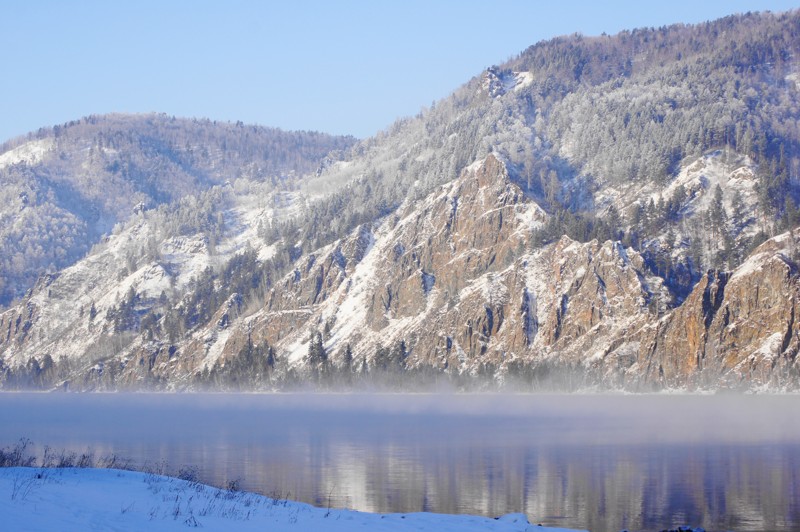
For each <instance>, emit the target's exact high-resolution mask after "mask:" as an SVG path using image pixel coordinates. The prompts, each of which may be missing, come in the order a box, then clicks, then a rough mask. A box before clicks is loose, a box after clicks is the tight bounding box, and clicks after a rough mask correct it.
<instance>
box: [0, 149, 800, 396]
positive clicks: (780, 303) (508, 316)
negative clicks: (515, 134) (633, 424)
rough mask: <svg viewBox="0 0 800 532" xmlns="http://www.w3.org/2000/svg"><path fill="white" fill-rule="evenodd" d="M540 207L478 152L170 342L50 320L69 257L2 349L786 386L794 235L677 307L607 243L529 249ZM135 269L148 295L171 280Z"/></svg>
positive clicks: (76, 374)
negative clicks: (317, 352)
mask: <svg viewBox="0 0 800 532" xmlns="http://www.w3.org/2000/svg"><path fill="white" fill-rule="evenodd" d="M547 218H548V214H547V213H546V212H545V211H543V210H542V209H541V208H540V207H539V206H538V205H537V204H536V203H535V202H533V201H532V200H531V199H530V198H528V197H526V195H525V194H524V193H523V191H522V190H521V189H520V188H519V187H518V186H517V185H516V184H514V182H513V181H512V180H511V179H510V178H509V176H508V173H507V171H506V167H505V165H504V163H503V162H502V161H501V160H500V159H499V158H497V157H495V156H493V155H490V156H488V157H487V158H486V159H485V160H483V161H480V162H479V163H475V164H473V165H471V166H470V167H468V168H467V169H466V170H465V171H464V172H463V173H462V175H461V176H460V177H459V178H458V179H456V180H455V181H453V182H452V183H450V184H448V185H445V186H443V187H442V188H440V189H439V190H438V191H436V192H434V193H433V194H431V195H429V196H428V197H425V198H422V199H420V200H417V201H415V202H408V203H406V204H404V205H403V206H401V208H400V209H399V210H398V211H397V212H396V214H394V215H390V216H388V217H386V218H384V219H382V220H379V221H376V222H375V223H373V224H367V225H362V226H360V227H359V228H358V229H357V230H356V231H354V232H353V233H352V234H351V235H350V236H349V237H347V238H345V239H343V240H340V241H338V242H335V243H333V244H331V245H329V246H327V247H325V248H322V249H320V250H318V251H316V252H314V253H312V254H309V255H306V256H303V257H301V258H299V259H298V260H297V261H296V262H295V263H294V267H293V269H292V271H290V272H289V273H288V274H287V275H286V276H284V277H283V278H281V279H280V280H279V281H278V282H276V283H275V285H274V287H273V288H272V289H271V290H270V291H269V292H268V293H267V294H266V295H265V296H264V299H263V304H262V305H261V306H259V307H258V308H255V309H253V308H249V309H247V308H244V306H243V302H242V297H241V296H240V295H239V294H233V295H231V296H230V297H228V298H227V299H226V300H225V302H224V303H223V304H222V305H221V306H220V307H219V309H217V311H216V312H215V313H214V314H213V315H212V317H211V319H210V320H208V322H207V324H205V325H201V326H198V327H197V328H195V329H193V330H190V331H188V334H187V335H186V336H185V337H184V338H183V339H181V340H178V341H177V342H175V343H167V342H165V341H162V340H158V339H152V340H147V339H145V338H144V336H141V337H137V338H136V339H134V340H133V341H131V342H129V343H127V344H124V345H123V344H120V345H119V346H116V347H118V348H119V349H118V350H117V351H116V352H113V351H114V348H115V346H114V345H106V344H107V343H108V342H109V341H110V340H109V339H110V338H113V335H109V331H108V327H107V326H106V327H104V326H103V323H102V320H101V319H100V318H99V317H97V318H95V317H85V316H82V317H80V318H75V319H73V320H72V321H70V320H68V319H60V320H59V319H56V317H57V316H58V313H62V314H63V313H65V312H66V309H67V302H66V301H67V300H66V299H65V298H61V299H60V300H59V299H58V298H59V291H63V290H64V289H65V288H63V286H62V285H64V286H71V285H70V284H68V282H69V280H70V279H71V278H73V277H76V275H77V274H75V273H72V272H71V271H67V272H65V273H64V274H63V275H62V277H60V278H58V279H49V280H48V279H44V280H43V281H42V282H41V283H40V285H39V286H38V287H37V288H36V289H35V290H34V291H33V293H32V295H31V296H30V297H29V298H27V299H26V300H24V301H23V302H22V303H21V304H20V305H18V306H15V307H12V308H11V309H10V310H8V311H6V312H5V313H3V314H0V327H2V337H0V352H2V356H3V359H4V360H5V361H6V364H7V365H9V366H12V365H13V364H14V363H16V364H20V363H21V364H24V363H25V362H26V361H29V360H36V359H39V358H41V356H43V354H48V355H50V356H51V358H52V359H55V360H58V359H59V358H60V357H66V358H67V359H70V360H72V361H73V365H72V366H70V368H71V369H70V371H63V373H64V375H63V381H64V382H67V383H68V385H69V386H71V387H72V388H78V389H105V388H108V389H112V388H116V389H119V388H134V389H136V388H141V387H145V386H154V387H157V388H165V389H195V388H196V386H197V382H198V377H199V376H200V375H208V374H213V372H214V371H224V370H225V368H226V367H227V368H228V371H231V369H230V368H232V367H235V365H236V364H237V363H239V364H240V363H241V360H247V361H251V358H244V359H242V358H241V357H242V356H245V355H246V356H250V357H252V356H253V355H252V353H256V352H260V351H258V349H260V347H259V346H265V345H269V346H272V348H274V352H275V359H276V360H277V362H274V361H273V362H271V363H270V364H274V369H270V370H269V371H274V372H275V375H274V376H273V377H274V378H286V376H287V375H290V374H294V375H295V377H296V378H300V379H302V378H303V375H305V374H306V373H305V371H306V368H307V367H308V364H309V359H308V354H309V352H310V350H311V347H313V346H310V344H309V342H310V339H312V338H320V339H321V340H320V341H321V349H322V351H323V352H324V353H325V356H326V357H327V359H328V360H329V361H330V363H331V364H332V365H333V367H336V368H341V367H342V366H345V365H346V366H348V367H350V368H371V367H380V366H381V365H382V364H384V361H382V360H380V359H379V358H380V357H381V356H383V355H382V354H381V353H384V354H385V352H386V351H388V350H396V349H399V351H398V352H400V355H398V356H400V357H401V360H400V363H401V365H402V366H403V367H405V368H407V369H410V370H421V371H433V372H435V373H441V372H446V373H448V374H450V375H460V376H467V375H471V376H473V377H475V376H483V377H485V378H486V379H491V380H499V381H511V382H513V381H515V380H521V381H522V382H524V383H525V386H528V387H530V386H540V387H551V388H566V389H576V388H580V387H587V386H589V387H596V388H603V389H607V388H613V389H628V390H633V391H645V390H655V389H663V388H670V389H688V390H693V389H716V388H719V387H723V388H736V389H781V390H783V389H797V388H798V387H800V379H798V368H797V365H796V363H795V360H796V355H797V352H798V349H799V348H800V339H798V334H799V332H798V326H797V323H796V321H795V316H796V315H797V311H798V309H797V301H798V290H799V289H800V284H798V267H797V263H796V261H795V258H796V256H797V249H798V248H800V244H798V242H797V236H798V235H790V234H784V235H782V236H779V237H776V238H774V239H772V240H770V241H768V242H766V243H765V244H763V245H762V246H761V247H759V248H758V249H757V250H756V251H755V253H754V254H753V255H752V256H751V257H750V258H749V259H748V260H747V261H746V262H745V263H744V264H743V265H742V266H741V267H740V268H738V269H737V270H735V271H733V272H720V271H709V272H708V273H707V274H706V275H705V276H704V277H703V278H702V279H701V281H700V282H699V283H698V284H697V285H696V286H695V287H694V289H693V290H692V292H691V293H690V294H689V296H688V297H687V298H686V299H685V300H684V301H683V302H682V303H681V304H680V305H679V306H677V307H676V306H675V299H674V298H673V296H672V295H671V294H670V292H669V291H668V289H667V288H666V287H665V286H664V283H663V280H662V279H661V278H659V277H656V276H654V275H652V274H650V273H649V270H648V269H647V267H646V265H645V262H644V260H643V258H642V257H641V256H640V255H639V254H638V253H637V252H636V251H634V250H632V249H629V248H625V247H624V246H622V245H621V244H620V243H619V242H612V241H606V242H598V241H596V240H595V241H590V242H585V243H579V242H576V241H573V240H571V239H570V238H568V237H562V238H561V239H560V240H558V241H556V242H553V243H551V244H549V245H546V246H544V247H535V246H534V245H533V243H532V242H533V240H534V238H533V237H534V233H535V231H536V230H537V228H539V227H540V226H541V225H542V224H543V223H544V222H545V221H546V220H547ZM95 260H99V259H95ZM108 260H113V258H109V259H108ZM149 271H150V270H147V269H146V268H144V269H142V270H140V273H139V274H138V275H140V276H142V275H150V273H152V272H150V273H147V272H149ZM156 273H157V272H156ZM162 274H163V272H162ZM150 277H153V279H151V280H150V281H148V282H150V283H155V284H153V287H154V288H153V289H152V290H151V291H152V292H153V293H154V294H155V292H156V291H157V290H160V288H158V287H161V286H162V284H164V283H167V284H168V281H167V280H166V279H162V277H163V275H161V276H158V275H155V273H152V275H150ZM156 281H158V282H157V283H156ZM71 282H73V283H76V282H77V281H76V280H73V281H71ZM82 282H87V281H82ZM64 283H67V284H66V285H65V284H64ZM88 283H89V284H88V285H87V286H95V284H96V283H95V282H94V281H91V280H90V281H88ZM90 293H91V292H90ZM62 295H63V294H62ZM51 296H52V297H51ZM48 297H49V298H50V299H48ZM106 299H109V297H106ZM54 301H61V303H58V304H56V303H54ZM88 301H89V300H87V302H88ZM97 301H98V308H99V309H107V308H110V307H111V303H110V301H105V300H103V299H102V298H99V295H98V300H97ZM87 304H88V303H87ZM87 308H88V307H87ZM85 312H89V311H88V310H86V311H85ZM315 341H317V340H315ZM104 342H105V343H104ZM109 352H111V354H110V355H109ZM393 352H395V351H393ZM346 353H347V354H346ZM79 361H80V363H78V362H79ZM81 363H82V364H83V366H81ZM248 363H252V361H251V362H248ZM270 368H272V366H270ZM62 369H63V368H62ZM253 371H256V370H255V369H254V370H253ZM297 376H299V377H297Z"/></svg>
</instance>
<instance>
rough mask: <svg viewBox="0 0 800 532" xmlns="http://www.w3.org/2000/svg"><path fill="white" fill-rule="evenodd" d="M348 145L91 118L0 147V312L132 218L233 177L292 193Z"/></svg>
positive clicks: (205, 126) (255, 131) (143, 119)
mask: <svg viewBox="0 0 800 532" xmlns="http://www.w3.org/2000/svg"><path fill="white" fill-rule="evenodd" d="M352 142H353V139H349V138H341V137H332V136H328V135H323V134H320V133H308V132H300V133H288V132H283V131H280V130H277V129H267V128H263V127H255V126H245V125H243V124H241V123H240V124H229V123H216V122H210V121H208V120H185V119H178V118H174V117H168V116H165V115H107V116H91V117H88V118H84V119H82V120H78V121H75V122H71V123H69V124H64V125H63V126H56V127H54V128H52V129H42V130H39V131H38V132H37V133H35V134H32V135H29V136H28V137H27V138H21V139H17V140H15V141H10V142H8V143H6V144H5V145H3V146H2V147H0V243H2V249H3V256H2V257H1V258H0V305H2V304H7V303H8V302H9V301H10V300H11V299H12V298H13V297H17V296H20V295H21V294H22V293H24V291H25V290H27V289H28V288H30V287H31V286H32V284H33V282H34V281H35V280H36V278H37V277H38V276H39V275H40V274H41V273H44V272H55V271H57V270H58V269H60V268H63V267H65V266H68V265H69V264H71V263H73V262H74V261H75V260H76V259H77V258H79V257H80V256H82V255H83V254H84V253H86V252H87V251H88V250H89V248H90V247H91V246H92V245H93V244H94V243H96V242H97V241H98V239H99V237H100V236H101V235H103V234H106V233H108V232H110V231H111V229H112V228H113V227H114V225H115V224H117V223H119V222H124V221H126V220H127V219H128V218H129V217H130V216H131V215H132V214H133V213H134V211H135V210H137V209H138V210H141V209H152V208H154V207H156V206H158V205H161V204H167V203H170V202H174V201H176V200H178V199H180V198H183V197H186V196H188V195H192V194H198V193H200V192H203V191H205V190H208V189H209V188H211V187H212V186H214V185H223V184H225V183H226V182H227V181H231V182H232V181H234V180H236V179H237V178H246V179H249V180H254V181H258V182H265V181H266V182H270V183H272V184H273V185H275V186H279V185H281V186H292V185H293V184H294V182H295V181H296V179H297V178H298V177H299V176H301V175H303V174H307V173H309V172H313V171H314V170H316V169H317V168H318V167H319V166H320V164H321V162H322V160H323V158H324V157H325V156H326V155H328V154H329V153H330V152H332V151H335V150H342V149H347V148H348V147H349V146H350V145H351V144H352Z"/></svg>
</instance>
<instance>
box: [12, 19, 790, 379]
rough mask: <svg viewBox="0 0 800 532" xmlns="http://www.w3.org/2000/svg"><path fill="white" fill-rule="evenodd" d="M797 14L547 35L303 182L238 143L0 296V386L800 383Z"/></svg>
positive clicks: (28, 149)
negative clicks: (180, 191)
mask: <svg viewBox="0 0 800 532" xmlns="http://www.w3.org/2000/svg"><path fill="white" fill-rule="evenodd" d="M799 37H800V12H798V11H794V12H790V13H785V14H778V15H774V14H769V13H767V14H747V15H740V16H734V17H728V18H725V19H722V20H719V21H714V22H709V23H706V24H700V25H695V26H684V25H677V26H670V27H668V28H659V29H644V30H634V31H629V32H623V33H621V34H619V35H616V36H600V37H593V38H586V37H581V36H571V37H564V38H558V39H554V40H551V41H547V42H543V43H539V44H536V45H534V46H533V47H531V48H529V49H528V50H526V51H524V52H523V53H522V54H521V55H520V56H519V57H517V58H515V59H513V60H511V61H509V62H508V63H507V64H504V65H500V66H495V67H492V68H489V69H487V70H486V71H485V72H483V73H482V74H481V75H480V76H477V77H475V78H474V79H472V80H470V81H469V82H468V83H466V84H465V85H464V86H462V87H460V88H459V89H457V90H456V91H455V92H454V93H453V95H452V96H451V97H449V98H446V99H445V100H443V101H441V102H437V103H436V104H435V105H434V106H433V107H432V108H430V109H426V110H424V111H423V112H421V113H420V114H419V115H417V116H415V117H412V118H408V119H404V120H400V121H398V122H397V123H396V124H394V125H392V126H391V127H390V128H388V129H387V130H386V131H384V132H382V133H380V134H379V135H377V136H375V137H373V138H370V139H366V140H363V141H360V142H357V143H354V144H352V145H350V143H349V140H347V139H328V140H327V141H325V140H324V139H325V138H323V140H322V141H320V142H321V144H322V145H325V147H326V148H334V147H336V148H339V150H340V151H339V152H337V153H336V154H334V155H332V156H330V157H325V158H322V159H321V162H319V164H316V165H315V164H311V160H312V159H313V157H311V153H316V152H314V151H313V148H312V151H311V152H302V153H305V154H307V155H305V156H302V157H300V158H299V159H297V160H296V162H295V163H294V164H295V166H292V167H291V169H290V170H287V174H288V175H295V176H297V179H291V178H290V179H289V181H290V182H291V185H292V186H282V187H279V186H277V184H273V183H272V182H271V180H269V181H265V179H264V176H263V175H262V174H261V173H259V172H258V171H255V170H254V169H253V168H254V167H252V166H248V165H249V164H251V163H250V162H248V163H245V162H244V160H245V159H247V157H244V156H242V157H238V156H237V155H235V154H234V155H233V156H232V157H233V159H232V160H231V162H230V166H229V167H226V168H229V170H230V172H232V173H234V174H237V175H239V176H240V179H238V180H235V181H232V182H231V186H222V187H210V188H207V189H205V190H203V191H200V192H194V193H192V195H187V196H185V197H182V199H180V200H179V201H172V202H171V203H169V204H166V203H165V204H163V205H161V206H159V207H158V208H153V209H149V210H145V211H144V212H137V213H136V214H135V215H133V216H131V218H130V220H129V221H128V222H127V223H125V224H121V225H120V226H119V227H118V228H117V229H116V230H115V231H114V233H113V234H112V235H111V236H110V237H109V238H108V239H106V240H104V241H103V242H101V243H100V244H99V245H98V246H97V247H96V248H95V249H94V250H93V251H92V252H91V253H89V254H88V255H87V256H86V258H85V259H83V260H80V261H77V262H76V263H74V264H73V265H72V266H70V267H68V268H65V269H62V270H60V271H58V272H55V273H54V274H53V275H50V276H46V277H42V278H41V279H40V280H39V282H38V283H37V285H36V287H35V288H34V289H33V290H32V291H31V292H30V293H29V294H28V295H27V296H26V297H24V298H22V299H21V300H20V301H19V303H18V304H16V305H14V306H12V307H11V308H9V309H8V310H7V311H6V312H4V313H2V314H0V358H1V359H2V362H3V365H2V366H0V375H2V379H3V380H2V382H3V386H4V387H6V388H24V387H39V388H42V387H43V388H53V387H60V386H66V387H69V388H74V389H119V388H133V389H138V388H145V387H153V388H157V389H186V390H196V389H202V388H206V387H211V388H215V389H268V390H271V389H281V388H285V387H293V386H301V387H305V386H319V387H328V386H335V385H346V386H376V385H381V384H387V383H390V384H392V385H394V386H401V387H415V386H416V387H423V388H424V387H426V386H434V387H435V386H439V385H443V384H444V385H448V386H450V385H453V386H456V387H460V386H463V387H472V386H476V387H494V386H497V385H500V384H505V385H513V386H519V387H521V388H522V389H531V388H532V387H535V388H546V387H550V388H561V389H563V388H566V389H578V388H585V387H600V388H623V389H628V390H638V391H642V390H653V389H663V388H668V389H672V388H677V389H698V388H702V389H719V388H736V389H750V390H761V389H771V390H775V389H779V390H786V389H797V388H798V387H800V378H798V375H800V372H799V371H798V368H797V364H796V359H797V354H798V351H800V341H798V338H800V326H798V321H797V320H796V319H795V316H796V313H797V311H798V309H797V308H796V305H797V301H798V287H800V280H799V278H798V253H797V251H796V250H797V248H798V242H797V240H798V232H797V231H796V230H795V229H796V228H797V226H798V225H800V209H798V204H800V129H798V120H799V119H800V111H798V109H800V91H799V90H798V82H797V80H798V76H799V75H800V74H798V73H800V62H798V61H800V55H798V53H799V52H800V50H798V47H800V38H799ZM162 120H166V119H162ZM226 127H228V128H232V129H234V130H237V128H238V127H239V126H231V125H229V126H226ZM245 130H246V128H245ZM237 131H238V130H237ZM176 134H177V133H176ZM200 136H202V135H200ZM207 136H210V137H213V135H210V134H208V135H207ZM213 138H217V137H213ZM290 138H293V137H291V136H290ZM45 141H46V139H45ZM37 142H38V141H37ZM209 142H210V144H211V146H217V148H214V149H211V148H207V147H205V145H201V144H197V145H196V146H195V145H192V147H191V149H189V148H185V149H184V150H183V151H181V152H180V153H181V154H182V155H180V157H185V156H187V155H186V154H188V153H197V152H202V151H203V150H206V151H207V152H208V153H207V159H206V158H204V159H202V160H203V161H212V162H208V165H210V166H208V167H213V168H217V166H214V165H219V164H222V163H220V161H221V160H222V159H224V158H225V157H223V154H225V153H227V151H226V150H224V149H223V143H222V141H219V140H218V141H213V139H212V140H211V141H209ZM215 142H216V144H215ZM326 143H327V144H326ZM182 145H183V144H182ZM104 146H105V144H104ZM137 146H138V144H137ZM14 149H15V150H16V151H12V152H6V155H3V156H2V157H5V158H6V159H0V161H2V160H11V159H17V160H20V161H21V160H26V161H28V162H27V163H24V164H20V168H27V167H28V165H31V164H34V165H35V164H39V163H37V162H36V161H39V160H40V159H41V158H42V156H43V155H42V154H44V153H49V152H48V151H47V150H48V149H50V148H46V144H28V145H25V146H19V147H17V148H14ZM215 149H216V150H217V151H214V150H215ZM321 151H322V150H320V152H321ZM137 153H138V152H137ZM236 153H238V152H236ZM286 153H287V155H286V157H287V158H288V159H289V160H293V161H294V160H295V159H293V158H292V156H291V155H289V154H290V153H291V147H290V146H289V147H287V148H286ZM118 156H119V157H122V155H118ZM320 156H321V153H320ZM175 157H177V159H176V160H182V159H180V157H178V156H177V155H176V156H175ZM237 157H238V158H237ZM68 160H69V158H68ZM170 160H172V159H170ZM248 160H249V159H248ZM214 161H215V162H214ZM298 161H299V162H298ZM284 162H285V161H284ZM165 164H166V163H165ZM170 164H172V163H170ZM265 164H266V163H265ZM287 164H288V163H287ZM237 165H239V166H237ZM289 166H291V165H289ZM204 168H207V167H204ZM208 171H209V172H211V170H208ZM291 171H294V172H295V173H294V174H291ZM303 172H306V174H304V175H302V174H303ZM212 173H213V172H212ZM223 174H224V172H221V171H220V173H218V174H213V175H215V176H217V177H214V178H213V179H212V178H211V177H208V175H210V174H202V175H201V174H198V175H200V176H201V177H203V176H205V177H203V179H205V180H206V181H204V182H208V183H212V182H213V183H217V182H219V181H214V179H222V176H223ZM187 175H189V174H187ZM191 175H192V176H194V177H192V178H189V177H187V178H186V179H188V180H189V181H191V182H192V183H194V181H192V179H197V180H198V181H202V179H201V177H197V176H196V175H195V174H191ZM137 182H138V181H137ZM177 182H178V183H181V182H182V181H181V179H177ZM213 183H212V184H213ZM187 190H188V189H187ZM153 194H154V195H155V192H154V193H153Z"/></svg>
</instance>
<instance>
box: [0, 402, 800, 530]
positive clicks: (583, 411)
mask: <svg viewBox="0 0 800 532" xmlns="http://www.w3.org/2000/svg"><path fill="white" fill-rule="evenodd" d="M96 399H97V398H96V396H94V397H93V396H84V395H61V394H59V395H51V394H47V395H43V394H39V395H27V394H13V395H9V394H6V395H0V446H3V445H7V444H10V443H13V442H14V441H15V440H16V439H17V438H19V436H20V434H24V435H27V436H28V437H30V438H31V439H32V440H33V441H34V442H36V443H38V444H39V445H40V446H39V450H40V451H41V450H42V446H43V444H44V443H47V444H48V445H50V446H52V447H54V448H56V449H58V448H62V447H64V448H67V449H74V450H76V451H83V450H85V449H86V448H87V447H91V448H92V449H94V451H95V454H96V455H98V456H100V455H105V454H109V453H116V454H117V455H120V456H125V457H130V458H131V459H132V460H133V462H134V464H135V465H137V466H139V467H143V466H144V467H150V468H152V467H157V466H158V465H159V464H161V463H164V462H166V463H167V464H169V465H170V467H171V468H173V469H175V470H177V469H178V468H180V467H182V466H185V465H188V466H197V467H198V468H199V474H200V477H201V480H203V481H206V482H210V483H213V484H217V485H225V484H226V483H227V482H228V481H230V480H235V479H240V480H241V482H240V484H241V486H242V488H243V489H248V490H253V491H258V492H261V493H264V494H267V495H280V496H282V497H286V496H290V497H291V498H294V499H298V500H302V501H305V502H311V503H313V504H317V505H319V506H328V505H331V506H332V507H350V508H355V509H359V510H367V511H380V512H412V511H423V510H425V511H434V512H445V513H474V514H481V515H487V516H497V515H502V514H505V513H509V512H519V511H522V512H525V513H526V514H527V515H528V516H529V518H530V520H531V522H533V523H540V522H541V523H543V524H547V525H561V526H564V527H573V528H588V529H590V530H593V531H602V530H614V531H617V530H621V529H623V528H628V529H633V530H654V529H662V528H665V527H667V526H678V525H683V524H693V525H697V526H704V527H705V528H706V529H710V530H718V529H733V530H739V531H744V530H776V531H778V530H793V529H797V527H798V526H800V502H798V500H797V498H796V497H793V495H792V493H793V489H794V486H796V485H797V478H798V476H800V452H798V451H800V423H798V419H797V417H798V415H797V413H796V409H795V408H794V407H793V406H794V405H793V403H794V402H795V401H796V399H795V398H793V397H763V396H746V397H730V396H726V397H723V396H703V397H686V396H679V397H675V396H500V395H490V396H486V395H483V396H474V395H456V396H436V395H374V396H363V395H313V396H301V395H266V396H265V395H242V396H239V395H237V396H230V395H213V396H197V395H185V396H181V395H169V396H164V395H137V396H136V397H135V398H132V397H131V396H125V395H116V394H115V395H110V396H105V397H104V400H103V401H102V402H100V401H97V400H96Z"/></svg>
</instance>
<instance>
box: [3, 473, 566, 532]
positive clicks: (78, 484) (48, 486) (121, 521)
mask: <svg viewBox="0 0 800 532" xmlns="http://www.w3.org/2000/svg"><path fill="white" fill-rule="evenodd" d="M0 521H2V523H3V527H4V529H6V530H16V531H39V530H42V531H44V530H64V531H69V530H120V531H121V530H148V531H149V532H160V531H166V530H185V529H186V528H187V527H202V528H204V529H205V530H231V529H233V528H235V529H236V530H241V531H246V530H259V531H263V530H270V531H272V532H280V531H286V532H296V531H301V530H314V531H318V532H339V531H341V532H345V531H351V530H369V531H387V532H388V531H404V530H415V531H417V530H423V531H424V530H429V531H434V530H435V531H438V532H448V531H470V530H474V531H497V532H517V531H537V532H539V531H543V532H555V531H559V530H561V531H563V530H566V529H557V528H547V527H540V526H537V525H535V524H533V525H532V524H529V523H528V521H527V519H526V517H525V516H524V515H522V514H511V515H506V516H503V517H500V518H498V519H490V518H486V517H477V516H469V515H443V514H432V513H410V514H371V513H365V512H356V511H353V510H337V509H327V508H316V507H313V506H310V505H308V504H303V503H298V502H293V501H288V500H285V499H272V498H269V497H264V496H262V495H257V494H254V493H247V492H242V491H230V490H222V489H218V488H213V487H210V486H206V485H204V484H199V483H197V482H188V481H186V480H180V479H177V478H172V477H165V476H160V475H153V474H149V473H140V472H135V471H121V470H116V469H77V468H64V469H44V468H27V467H11V468H2V469H0Z"/></svg>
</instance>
